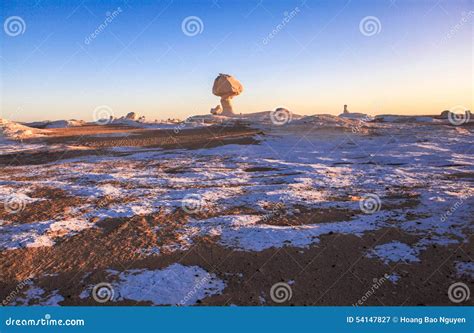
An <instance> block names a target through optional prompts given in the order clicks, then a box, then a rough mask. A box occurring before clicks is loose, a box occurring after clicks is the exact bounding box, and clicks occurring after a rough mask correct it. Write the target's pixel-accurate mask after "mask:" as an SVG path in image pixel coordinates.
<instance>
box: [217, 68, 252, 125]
mask: <svg viewBox="0 0 474 333" xmlns="http://www.w3.org/2000/svg"><path fill="white" fill-rule="evenodd" d="M243 90H244V87H243V86H242V84H241V83H240V82H239V81H238V80H237V79H236V78H235V77H233V76H232V75H228V74H219V76H218V77H217V78H216V79H215V80H214V85H213V87H212V93H213V94H214V95H216V96H219V97H220V98H221V105H222V115H223V116H227V117H232V116H234V115H235V114H234V110H233V108H232V103H231V100H232V98H234V97H235V96H238V95H240V94H241V93H242V91H243Z"/></svg>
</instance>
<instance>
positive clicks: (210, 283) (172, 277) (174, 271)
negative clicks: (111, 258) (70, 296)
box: [80, 264, 226, 305]
mask: <svg viewBox="0 0 474 333" xmlns="http://www.w3.org/2000/svg"><path fill="white" fill-rule="evenodd" d="M108 272H109V273H110V275H111V276H115V277H117V278H118V280H117V281H116V282H113V283H112V287H113V290H114V298H113V301H122V300H133V301H137V302H151V303H153V304H154V305H193V304H196V302H197V301H199V300H203V299H205V298H206V297H209V296H213V295H218V294H220V293H222V291H223V290H224V288H225V287H226V284H225V282H224V281H222V280H220V279H219V278H217V277H216V275H215V274H209V273H208V272H206V271H205V270H204V269H202V268H200V267H198V266H183V265H181V264H173V265H171V266H168V267H166V268H164V269H157V270H148V269H132V270H127V271H124V272H121V273H119V272H117V271H113V270H108ZM91 290H92V288H91V287H90V288H88V289H87V290H86V291H83V292H82V293H81V295H80V297H81V298H82V299H84V298H86V297H88V296H89V295H90V293H91Z"/></svg>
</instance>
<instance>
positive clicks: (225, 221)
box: [187, 212, 388, 251]
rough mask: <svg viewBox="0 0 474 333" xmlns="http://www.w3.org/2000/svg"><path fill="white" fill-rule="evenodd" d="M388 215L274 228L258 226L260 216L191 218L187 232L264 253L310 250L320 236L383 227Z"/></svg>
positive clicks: (354, 232)
mask: <svg viewBox="0 0 474 333" xmlns="http://www.w3.org/2000/svg"><path fill="white" fill-rule="evenodd" d="M387 216H388V215H387V214H386V213H384V212H379V213H378V214H373V215H362V216H361V217H360V218H359V219H356V220H353V221H347V222H333V223H321V224H310V225H303V226H273V225H268V224H256V223H257V222H258V221H259V220H261V219H262V216H258V215H231V216H219V217H214V218H210V219H205V220H195V219H191V220H190V222H189V223H188V225H189V227H190V228H189V229H187V232H189V233H191V234H195V235H196V234H199V235H201V236H202V235H210V236H220V240H219V242H220V243H221V244H222V245H225V246H228V247H231V248H236V249H240V250H246V251H263V250H265V249H268V248H272V247H276V248H278V247H283V246H294V247H301V248H306V247H308V246H309V245H311V244H315V243H318V242H319V236H321V235H324V234H328V233H331V232H333V233H341V234H354V235H358V236H361V235H362V234H363V233H364V232H366V231H370V230H375V229H378V228H380V227H381V226H383V225H386V224H385V223H384V220H385V219H386V217H387Z"/></svg>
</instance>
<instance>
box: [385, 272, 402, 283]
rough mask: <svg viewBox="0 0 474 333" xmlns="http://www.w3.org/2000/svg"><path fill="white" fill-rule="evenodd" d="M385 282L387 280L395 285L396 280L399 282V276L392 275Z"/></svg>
mask: <svg viewBox="0 0 474 333" xmlns="http://www.w3.org/2000/svg"><path fill="white" fill-rule="evenodd" d="M387 280H389V281H390V282H392V283H393V284H397V282H398V280H400V275H398V274H397V273H392V274H390V275H388V277H387Z"/></svg>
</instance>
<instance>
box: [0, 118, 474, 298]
mask: <svg viewBox="0 0 474 333" xmlns="http://www.w3.org/2000/svg"><path fill="white" fill-rule="evenodd" d="M262 119H263V118H262ZM262 119H260V120H261V121H256V120H255V119H254V120H255V121H251V122H245V123H240V124H239V123H233V124H231V125H228V124H214V125H209V126H201V127H199V126H198V127H192V128H191V127H189V126H181V125H169V126H167V127H166V128H144V127H133V126H126V125H113V124H108V125H84V126H79V127H69V128H57V129H49V130H44V129H35V130H31V131H32V133H33V134H35V133H36V134H38V135H31V136H23V137H21V140H19V139H18V138H16V140H6V139H5V140H3V141H2V140H1V139H0V203H2V204H1V205H0V251H1V252H0V256H1V260H0V298H1V299H2V300H3V305H226V306H231V305H237V306H242V305H252V306H261V305H287V306H288V305H473V304H474V303H473V301H472V297H471V298H470V299H467V300H465V301H463V302H462V303H456V302H453V301H452V299H451V298H450V297H449V296H450V295H449V292H448V290H449V289H450V286H452V285H453V284H455V283H459V282H462V283H463V284H465V285H467V286H468V287H469V288H470V290H474V289H472V287H473V285H474V283H473V282H474V264H473V260H472V258H473V257H474V243H473V230H474V209H473V204H474V199H473V194H474V186H473V181H474V154H473V153H474V149H473V143H474V133H473V131H474V126H473V123H472V122H470V123H467V124H463V125H462V126H455V125H453V124H450V123H449V122H447V121H441V120H438V119H434V118H433V119H431V120H429V121H428V120H427V119H426V117H423V118H419V119H418V118H416V117H406V118H403V119H402V120H393V119H390V120H388V121H379V122H376V121H365V120H364V121H362V120H358V119H342V118H340V117H335V116H310V117H301V118H298V119H296V118H293V119H292V120H291V121H287V122H286V123H285V124H277V125H275V124H272V123H271V122H268V121H265V120H264V119H263V120H262ZM10 125H11V124H10ZM10 127H11V126H10ZM23 130H24V128H23ZM4 132H5V133H7V131H6V130H4Z"/></svg>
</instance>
